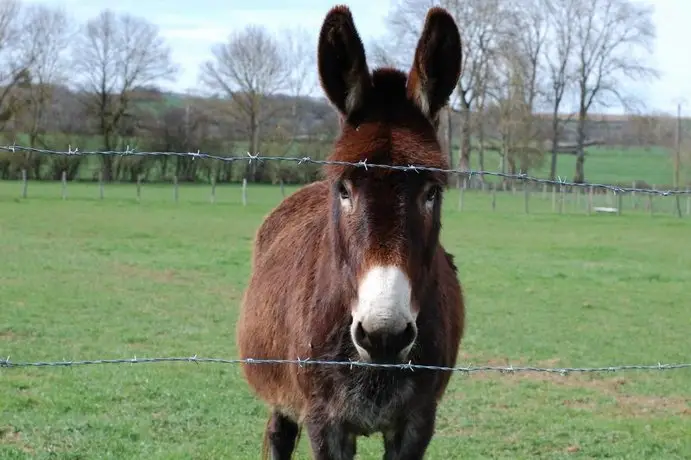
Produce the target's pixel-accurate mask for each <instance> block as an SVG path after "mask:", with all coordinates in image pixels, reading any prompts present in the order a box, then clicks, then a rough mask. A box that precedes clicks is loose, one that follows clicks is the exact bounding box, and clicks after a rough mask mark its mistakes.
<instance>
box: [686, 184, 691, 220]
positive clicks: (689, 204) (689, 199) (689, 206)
mask: <svg viewBox="0 0 691 460" xmlns="http://www.w3.org/2000/svg"><path fill="white" fill-rule="evenodd" d="M686 215H687V216H689V215H691V189H686Z"/></svg>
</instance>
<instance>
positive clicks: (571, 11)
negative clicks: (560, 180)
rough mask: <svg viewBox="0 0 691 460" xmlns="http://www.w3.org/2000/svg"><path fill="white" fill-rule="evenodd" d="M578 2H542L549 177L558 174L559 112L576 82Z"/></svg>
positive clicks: (554, 0)
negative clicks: (545, 37)
mask: <svg viewBox="0 0 691 460" xmlns="http://www.w3.org/2000/svg"><path fill="white" fill-rule="evenodd" d="M578 1H579V0H542V1H541V3H542V5H541V6H542V7H543V8H544V10H545V12H546V15H547V19H548V21H549V23H550V24H551V25H552V26H551V27H550V28H549V30H548V40H547V41H546V43H545V47H544V63H545V67H546V74H547V82H546V86H547V89H546V91H545V93H546V94H545V96H546V99H547V101H548V103H549V104H550V106H551V109H552V129H551V136H552V143H551V144H552V145H551V162H550V169H549V177H550V179H552V180H554V179H555V178H556V175H557V155H558V150H559V137H560V129H561V118H560V113H559V112H560V110H561V108H562V102H563V100H564V95H565V94H567V93H568V91H569V90H570V89H571V88H572V85H573V83H574V81H575V70H574V59H575V55H574V52H575V37H574V27H575V22H576V14H577V8H576V7H577V2H578Z"/></svg>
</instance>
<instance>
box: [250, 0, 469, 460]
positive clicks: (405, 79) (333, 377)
mask: <svg viewBox="0 0 691 460" xmlns="http://www.w3.org/2000/svg"><path fill="white" fill-rule="evenodd" d="M460 52H461V43H460V37H459V34H458V29H457V28H456V25H455V23H454V22H453V19H451V17H450V16H449V15H448V14H447V13H446V12H445V11H444V10H442V9H441V8H432V9H430V11H429V13H428V15H427V18H426V22H425V27H424V30H423V33H422V35H421V37H420V41H419V44H418V47H417V50H416V53H415V60H414V63H413V65H412V67H411V70H410V72H409V74H408V75H406V74H404V73H402V72H400V71H397V70H394V69H376V70H374V71H373V72H370V71H369V69H368V67H367V62H366V58H365V53H364V48H363V46H362V42H361V41H360V38H359V36H358V34H357V31H356V28H355V25H354V22H353V19H352V16H351V14H350V11H349V10H348V8H347V7H345V6H337V7H334V8H332V9H331V11H329V13H328V14H327V15H326V18H325V20H324V24H323V27H322V29H321V32H320V37H319V47H318V62H319V74H320V78H321V84H322V87H323V89H324V91H325V93H326V95H327V97H328V98H329V99H330V100H331V102H332V103H333V105H334V106H335V108H336V109H337V110H338V112H339V113H340V115H341V117H342V120H343V123H342V130H341V134H340V136H339V137H338V139H337V140H336V141H335V144H334V148H333V151H332V154H331V156H330V158H329V159H330V160H336V161H345V162H358V161H361V160H367V162H368V163H378V164H382V163H383V164H390V165H406V166H407V165H424V166H431V167H437V168H447V167H448V164H447V159H446V156H445V155H443V154H442V152H441V149H440V147H439V143H438V141H437V137H436V131H435V128H436V123H437V115H438V112H439V110H440V109H441V108H442V107H443V106H444V105H445V104H446V102H447V100H448V96H449V95H450V94H451V92H452V91H453V89H454V88H455V85H456V82H457V80H458V77H459V74H460V61H461V54H460ZM325 173H326V179H325V180H323V181H319V182H315V183H312V184H309V185H307V186H305V187H303V188H302V189H300V190H299V191H297V192H296V193H294V194H293V195H291V196H289V197H287V198H286V199H285V200H284V201H283V202H282V203H281V204H280V205H279V206H278V207H277V208H276V209H274V210H273V211H272V212H271V213H270V214H269V215H268V216H267V217H266V219H265V220H264V222H263V223H262V225H261V227H260V228H259V230H258V232H257V235H256V240H255V245H254V254H253V259H252V275H251V278H250V281H249V284H248V286H247V289H246V291H245V295H244V298H243V305H242V310H241V314H240V319H239V322H238V325H237V344H238V348H239V351H240V356H241V357H242V358H266V359H271V358H274V359H297V358H301V359H305V358H310V359H326V360H338V361H347V360H348V359H352V360H357V359H358V355H357V352H356V350H355V348H354V346H353V344H352V341H351V337H350V333H349V327H350V322H351V310H350V309H351V305H352V303H353V301H354V300H355V299H356V297H357V292H356V286H357V285H358V279H359V276H360V275H361V274H362V272H363V270H364V269H366V268H367V267H369V266H371V265H373V264H383V263H388V264H396V265H398V266H401V267H404V270H405V271H406V273H407V274H408V276H409V278H410V279H411V281H412V285H413V293H412V298H413V304H414V308H415V309H416V311H418V312H419V314H418V316H417V321H416V325H417V328H418V335H417V339H416V341H415V345H414V347H413V350H412V352H411V356H410V358H411V360H412V362H413V363H415V364H426V365H437V366H453V365H454V364H455V362H456V358H457V354H458V347H459V344H460V341H461V337H462V334H463V328H464V311H465V310H464V304H463V295H462V291H461V286H460V283H459V281H458V279H457V274H456V267H455V265H454V263H453V258H452V256H451V255H450V254H448V253H446V251H445V250H444V249H443V247H442V246H441V244H440V243H439V241H438V235H439V231H440V228H441V222H440V213H441V211H440V208H441V190H443V188H444V187H445V186H446V181H447V178H446V176H445V175H443V174H437V173H430V172H412V171H395V170H388V169H378V168H372V169H368V170H365V169H364V168H356V167H353V166H341V165H338V166H334V165H327V166H326V167H325ZM344 179H347V180H348V181H349V182H348V183H349V184H352V190H351V192H352V194H351V198H352V202H353V206H354V207H353V212H351V213H347V214H344V213H343V212H342V210H341V207H340V201H339V184H341V181H342V180H344ZM429 187H439V190H440V192H439V193H440V196H439V199H438V201H437V202H436V203H435V205H434V208H433V211H432V212H431V213H425V212H422V211H421V209H422V208H421V203H424V200H425V196H426V194H427V191H428V190H429ZM243 370H244V374H245V377H246V379H247V381H248V383H249V384H250V386H251V388H252V389H253V390H254V392H255V393H256V394H257V395H258V396H259V397H260V398H261V399H263V400H264V401H265V402H266V403H267V404H268V405H269V406H270V407H271V409H272V416H271V418H270V419H269V422H268V424H267V428H266V435H265V446H264V447H265V449H264V455H265V456H266V455H268V453H269V450H270V449H273V450H272V452H273V454H274V455H275V458H290V455H291V452H292V447H291V446H292V445H294V443H295V440H296V438H297V435H296V433H297V434H299V427H302V426H303V425H305V426H306V427H307V433H308V436H309V438H310V443H311V445H312V450H313V453H314V457H315V458H317V459H341V458H342V459H352V458H353V455H354V453H355V437H356V436H358V435H369V434H370V433H374V432H378V431H380V432H383V433H384V438H385V442H384V444H385V450H386V452H387V454H386V455H387V457H386V458H388V459H402V458H411V459H417V458H422V456H423V454H424V451H425V449H426V447H427V444H428V443H429V441H430V439H431V437H432V433H433V431H434V419H435V417H436V406H437V404H438V402H439V400H440V399H441V398H442V395H443V394H444V391H445V389H446V387H447V385H448V382H449V378H450V373H442V372H432V371H421V370H416V371H414V372H410V371H404V370H393V369H384V370H382V369H372V368H360V367H354V368H349V367H343V366H304V367H299V366H294V365H283V364H262V365H243Z"/></svg>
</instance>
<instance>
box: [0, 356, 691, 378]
mask: <svg viewBox="0 0 691 460" xmlns="http://www.w3.org/2000/svg"><path fill="white" fill-rule="evenodd" d="M154 363H192V364H248V365H267V364H282V365H296V366H300V367H306V366H342V367H349V368H351V369H353V368H355V367H362V368H379V369H394V370H407V371H411V372H415V371H417V370H427V371H438V372H456V373H461V374H473V373H478V372H498V373H501V374H513V373H526V372H532V373H546V374H559V375H561V376H567V375H569V374H576V373H611V372H623V371H669V370H680V369H691V363H677V364H663V363H657V364H631V365H615V366H601V367H536V366H511V365H508V366H473V365H468V366H458V367H445V366H429V365H422V364H413V363H412V362H409V363H407V364H379V363H369V362H362V361H328V360H313V359H294V360H293V359H253V358H246V359H224V358H203V357H198V356H197V355H193V356H189V357H164V358H137V357H133V358H122V359H94V360H80V361H35V362H13V361H11V360H10V358H9V357H7V358H5V359H1V360H0V369H18V368H30V367H34V368H35V367H39V368H45V367H77V366H89V365H104V364H154Z"/></svg>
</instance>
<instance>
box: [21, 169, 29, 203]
mask: <svg viewBox="0 0 691 460" xmlns="http://www.w3.org/2000/svg"><path fill="white" fill-rule="evenodd" d="M28 188H29V182H28V181H27V177H26V169H22V198H26V196H27V193H28Z"/></svg>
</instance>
